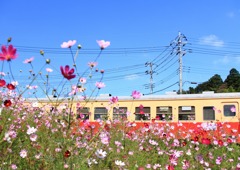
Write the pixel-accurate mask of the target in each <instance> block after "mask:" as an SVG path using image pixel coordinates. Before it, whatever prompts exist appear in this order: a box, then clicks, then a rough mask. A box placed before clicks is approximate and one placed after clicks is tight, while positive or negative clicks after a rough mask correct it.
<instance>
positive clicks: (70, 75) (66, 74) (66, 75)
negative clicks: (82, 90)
mask: <svg viewBox="0 0 240 170" xmlns="http://www.w3.org/2000/svg"><path fill="white" fill-rule="evenodd" d="M60 70H61V73H62V75H63V77H64V78H66V79H68V80H71V79H73V78H75V77H76V75H75V74H73V73H74V69H73V68H72V69H70V67H69V65H66V66H65V67H64V68H63V67H62V66H61V67H60Z"/></svg>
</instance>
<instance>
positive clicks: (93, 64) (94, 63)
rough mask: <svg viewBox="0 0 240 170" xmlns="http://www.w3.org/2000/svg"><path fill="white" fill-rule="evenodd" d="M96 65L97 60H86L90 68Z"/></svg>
mask: <svg viewBox="0 0 240 170" xmlns="http://www.w3.org/2000/svg"><path fill="white" fill-rule="evenodd" d="M97 65H98V63H97V62H88V66H89V67H90V68H93V67H96V66H97Z"/></svg>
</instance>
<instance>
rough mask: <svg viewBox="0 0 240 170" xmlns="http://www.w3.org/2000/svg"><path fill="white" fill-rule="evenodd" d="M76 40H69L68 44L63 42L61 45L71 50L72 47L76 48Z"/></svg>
mask: <svg viewBox="0 0 240 170" xmlns="http://www.w3.org/2000/svg"><path fill="white" fill-rule="evenodd" d="M76 42H77V41H76V40H69V41H68V42H63V43H62V44H61V47H62V48H71V47H72V46H74V45H75V44H76Z"/></svg>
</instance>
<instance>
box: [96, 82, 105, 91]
mask: <svg viewBox="0 0 240 170" xmlns="http://www.w3.org/2000/svg"><path fill="white" fill-rule="evenodd" d="M95 86H96V87H97V88H98V89H101V88H103V87H105V84H104V83H103V82H96V84H95Z"/></svg>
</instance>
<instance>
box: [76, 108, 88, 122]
mask: <svg viewBox="0 0 240 170" xmlns="http://www.w3.org/2000/svg"><path fill="white" fill-rule="evenodd" d="M89 115H90V112H89V108H88V107H83V108H78V109H77V119H82V120H88V119H89Z"/></svg>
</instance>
